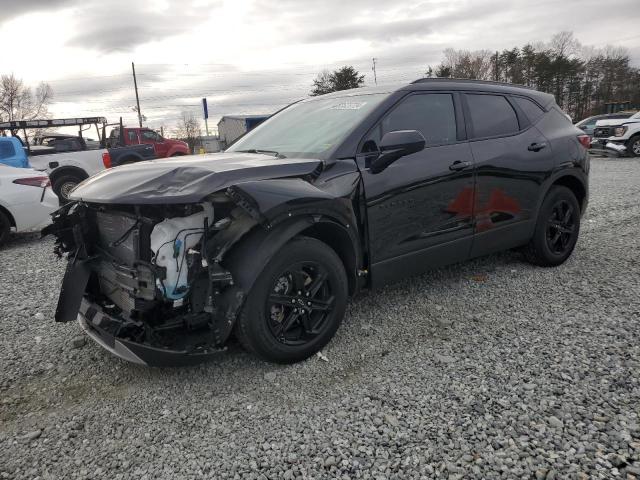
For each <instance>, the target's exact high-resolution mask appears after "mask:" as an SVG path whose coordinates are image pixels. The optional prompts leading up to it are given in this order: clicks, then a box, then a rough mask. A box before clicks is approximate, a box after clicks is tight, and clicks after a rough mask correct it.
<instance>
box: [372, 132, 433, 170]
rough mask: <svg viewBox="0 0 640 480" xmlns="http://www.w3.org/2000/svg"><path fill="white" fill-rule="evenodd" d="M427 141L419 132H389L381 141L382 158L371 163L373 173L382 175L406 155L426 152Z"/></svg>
mask: <svg viewBox="0 0 640 480" xmlns="http://www.w3.org/2000/svg"><path fill="white" fill-rule="evenodd" d="M426 143H427V142H426V140H425V139H424V137H423V136H422V134H421V133H420V132H418V131H417V130H397V131H395V132H389V133H386V134H385V135H384V137H382V140H381V141H380V156H379V157H378V158H376V159H375V160H374V161H372V162H371V165H370V167H369V169H370V170H371V173H380V172H381V171H383V170H384V169H385V168H387V167H388V166H389V165H391V164H392V163H393V162H395V161H396V160H398V159H399V158H402V157H404V156H406V155H411V154H412V153H416V152H419V151H421V150H424V146H425V144H426Z"/></svg>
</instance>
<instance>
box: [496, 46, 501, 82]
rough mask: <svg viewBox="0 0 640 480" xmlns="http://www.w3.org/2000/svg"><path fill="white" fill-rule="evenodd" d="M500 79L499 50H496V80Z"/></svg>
mask: <svg viewBox="0 0 640 480" xmlns="http://www.w3.org/2000/svg"><path fill="white" fill-rule="evenodd" d="M498 80H500V69H499V67H498V51H497V50H496V82H497V81H498Z"/></svg>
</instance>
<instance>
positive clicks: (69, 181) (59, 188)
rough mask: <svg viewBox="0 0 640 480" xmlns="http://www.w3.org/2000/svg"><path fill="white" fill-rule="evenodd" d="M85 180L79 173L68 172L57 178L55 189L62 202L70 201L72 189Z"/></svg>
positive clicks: (54, 184)
mask: <svg viewBox="0 0 640 480" xmlns="http://www.w3.org/2000/svg"><path fill="white" fill-rule="evenodd" d="M82 180H84V179H83V178H80V177H79V176H78V175H72V174H66V175H61V176H60V177H58V178H56V179H55V180H54V182H53V191H54V192H55V194H56V195H58V198H59V199H60V201H61V202H62V203H67V202H68V201H69V194H70V193H71V190H73V189H74V188H76V186H77V185H78V184H79V183H80V182H82Z"/></svg>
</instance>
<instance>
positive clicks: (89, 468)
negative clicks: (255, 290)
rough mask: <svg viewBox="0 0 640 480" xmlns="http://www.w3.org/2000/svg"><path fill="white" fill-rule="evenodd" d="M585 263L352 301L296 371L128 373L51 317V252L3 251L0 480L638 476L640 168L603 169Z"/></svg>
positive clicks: (22, 247) (212, 367) (36, 245)
mask: <svg viewBox="0 0 640 480" xmlns="http://www.w3.org/2000/svg"><path fill="white" fill-rule="evenodd" d="M591 182H592V185H591V203H590V207H589V212H588V214H587V216H586V217H585V218H584V220H583V230H582V234H581V239H580V241H579V243H578V247H577V249H576V251H575V253H574V255H573V257H572V258H571V259H570V260H569V261H568V262H567V263H566V264H565V265H563V266H562V267H560V268H557V269H541V268H535V267H532V266H530V265H527V264H525V263H523V262H522V261H521V259H520V256H519V255H518V254H516V253H505V254H500V255H494V256H491V257H487V258H483V259H479V260H476V261H473V262H469V263H466V264H464V265H457V266H453V267H450V268H446V269H441V270H438V271H436V272H433V273H431V274H428V275H424V276H422V277H418V278H413V279H410V280H406V281H404V282H402V283H400V284H397V285H394V286H391V287H388V288H386V289H384V290H383V291H379V292H376V293H375V294H364V295H361V296H360V297H358V298H357V299H356V300H354V301H353V302H351V304H350V307H349V311H348V315H347V318H346V321H345V323H344V324H343V326H342V328H341V329H340V331H339V332H338V335H337V337H336V338H335V339H334V340H333V341H332V342H331V344H330V345H329V347H328V348H327V349H326V350H325V351H324V354H325V355H326V358H327V360H328V361H324V360H322V359H320V358H318V357H314V358H313V359H311V360H309V361H306V362H304V363H301V364H298V365H294V366H286V367H283V366H275V365H270V364H265V363H262V362H260V361H257V360H255V359H254V358H252V357H251V356H249V355H248V354H246V353H244V352H243V351H242V350H240V349H239V348H238V347H235V346H232V347H231V348H230V350H229V352H228V353H227V354H225V355H223V356H221V357H220V359H219V360H217V361H213V362H210V363H207V364H204V365H199V366H197V367H192V368H181V369H153V368H143V367H139V366H135V365H131V364H127V363H125V362H123V361H120V360H119V359H116V358H114V357H112V356H110V355H109V354H108V353H106V352H103V351H102V350H101V349H100V348H99V347H98V346H96V345H94V344H92V343H86V342H85V341H84V337H82V335H81V331H80V327H79V326H78V325H77V324H75V323H72V324H65V325H56V324H54V323H53V312H54V309H55V302H56V299H57V295H58V289H59V285H60V282H61V278H62V270H63V262H60V261H57V260H55V258H54V256H53V255H52V253H51V247H52V242H51V241H44V242H42V241H40V240H38V238H37V236H36V235H22V236H15V237H14V238H13V240H12V241H11V243H10V244H9V246H8V247H6V248H4V249H3V250H1V251H0V284H1V288H0V320H1V321H0V478H11V479H26V478H29V479H34V478H41V479H49V478H51V479H58V478H59V479H73V478H93V479H99V478H100V479H101V478H104V479H128V478H136V479H145V478H148V479H152V478H154V479H155V478H162V479H174V478H254V479H267V478H269V479H273V478H284V479H293V478H345V479H346V478H385V479H386V478H398V479H400V478H402V479H404V478H434V477H438V478H470V477H475V478H536V479H543V478H546V479H549V480H550V479H553V478H579V479H582V478H585V479H586V478H612V477H617V478H622V479H625V478H626V479H633V478H636V477H637V478H640V380H639V372H640V281H639V279H640V255H639V254H638V251H639V249H640V240H639V234H640V202H639V201H640V160H638V159H636V160H628V159H624V160H613V159H594V160H593V161H592V175H591Z"/></svg>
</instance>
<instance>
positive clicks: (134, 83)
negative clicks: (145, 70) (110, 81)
mask: <svg viewBox="0 0 640 480" xmlns="http://www.w3.org/2000/svg"><path fill="white" fill-rule="evenodd" d="M131 70H133V86H134V88H135V89H136V105H137V106H138V123H139V124H140V128H142V112H140V97H139V96H138V81H137V80H136V65H135V64H134V63H133V62H131Z"/></svg>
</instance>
